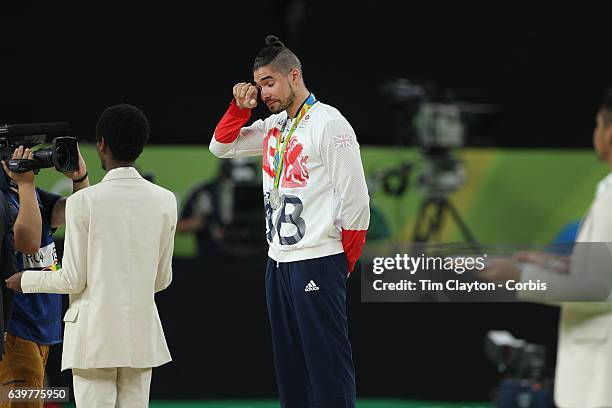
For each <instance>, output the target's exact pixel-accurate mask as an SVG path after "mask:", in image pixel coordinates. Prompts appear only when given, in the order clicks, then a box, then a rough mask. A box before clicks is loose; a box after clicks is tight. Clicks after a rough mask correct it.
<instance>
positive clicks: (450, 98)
mask: <svg viewBox="0 0 612 408" xmlns="http://www.w3.org/2000/svg"><path fill="white" fill-rule="evenodd" d="M381 91H382V93H383V95H385V96H386V98H387V100H389V101H390V102H391V112H392V115H393V117H394V119H395V120H394V122H395V131H394V138H395V144H396V145H399V146H402V145H405V144H408V145H413V146H416V147H417V148H418V150H419V152H420V157H421V159H420V160H418V161H415V162H414V163H403V164H402V165H401V166H399V168H397V169H387V170H386V171H384V172H382V173H379V176H378V179H380V180H382V184H383V186H384V188H385V191H386V192H387V193H388V194H391V195H395V196H401V195H403V194H404V193H405V192H406V190H407V189H408V186H409V180H410V176H411V173H412V172H413V171H416V173H417V174H416V185H417V187H419V189H420V190H422V191H423V195H424V198H423V201H422V202H421V205H420V206H419V212H418V215H417V221H416V223H415V232H414V242H427V241H430V240H431V239H433V238H434V236H437V235H438V234H439V233H440V231H441V229H442V223H443V219H444V218H445V214H446V213H449V214H450V216H451V217H452V219H453V220H454V221H455V223H456V224H457V226H458V227H459V230H460V231H461V233H462V235H463V236H464V238H465V240H466V241H467V242H471V243H475V242H476V239H475V237H474V235H473V234H472V233H471V232H470V230H469V229H468V227H467V225H466V224H465V222H464V221H463V220H462V219H461V217H460V216H459V212H458V211H457V210H456V208H455V207H454V206H453V204H452V203H451V202H450V200H449V195H450V193H452V192H454V191H457V190H458V189H459V188H461V186H463V184H464V182H465V179H466V177H465V169H464V165H463V162H462V161H461V159H460V158H459V157H457V156H456V155H455V151H456V150H457V149H459V148H461V147H463V146H464V145H465V142H466V139H467V137H468V136H469V135H473V134H477V133H478V132H477V131H476V129H479V128H480V129H482V128H483V126H482V125H484V127H488V125H489V124H490V123H491V120H490V119H492V118H494V117H495V115H492V114H494V113H497V112H498V111H499V110H498V109H497V108H496V107H494V106H491V105H487V104H476V103H469V102H460V101H457V100H456V98H455V92H454V91H450V90H446V91H445V92H443V93H440V92H438V91H437V90H436V87H435V86H433V85H431V84H427V83H424V84H418V83H415V82H412V81H410V80H408V79H405V78H398V79H395V80H392V81H390V82H387V83H385V84H383V85H382V87H381Z"/></svg>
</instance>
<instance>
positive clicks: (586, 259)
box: [483, 90, 612, 408]
mask: <svg viewBox="0 0 612 408" xmlns="http://www.w3.org/2000/svg"><path fill="white" fill-rule="evenodd" d="M593 145H594V148H595V151H596V153H597V155H598V156H599V158H600V159H601V160H602V161H604V162H606V163H607V164H608V166H609V167H610V169H611V170H612V90H610V91H609V92H608V94H607V95H606V97H605V99H604V102H603V104H602V105H601V108H600V109H599V111H598V113H597V124H596V127H595V130H594V132H593ZM576 242H577V243H576V246H575V247H574V251H573V253H572V256H571V258H570V260H569V261H570V262H569V263H568V266H569V268H568V269H567V270H566V271H565V272H566V273H563V274H559V273H558V272H553V271H552V270H551V269H550V268H545V267H543V265H544V264H546V262H547V260H546V255H542V254H522V255H519V256H517V257H516V259H517V260H519V261H523V262H524V264H523V266H522V267H519V266H517V265H516V264H515V263H513V262H511V261H506V260H504V261H498V262H495V263H494V264H493V265H492V266H491V267H490V268H488V270H487V271H486V272H485V273H484V274H483V277H486V278H488V279H490V280H493V281H497V282H505V281H507V280H521V281H523V282H528V281H530V280H531V281H533V282H535V281H537V280H538V279H539V280H540V281H544V282H547V283H548V284H549V285H550V286H551V289H552V290H549V291H522V292H521V293H520V294H519V297H520V298H522V299H523V300H527V301H535V302H544V303H555V302H557V301H558V300H559V299H569V298H575V299H576V300H581V299H584V300H587V299H588V298H589V297H590V296H591V295H595V297H597V298H599V299H604V300H606V299H607V301H605V302H578V301H576V302H561V303H559V306H560V307H561V318H560V322H559V345H558V350H557V367H556V371H555V403H556V404H557V405H558V406H559V407H561V408H574V407H575V408H578V407H579V408H604V407H612V386H611V385H612V302H610V299H611V297H610V293H609V288H610V286H611V285H612V282H610V281H611V279H610V274H611V269H610V268H612V263H611V262H610V259H611V258H610V249H611V248H612V245H611V243H612V173H610V174H608V175H607V176H606V177H605V178H604V179H603V180H602V181H601V182H600V183H599V184H598V186H597V191H596V194H595V199H594V201H593V203H592V205H591V207H590V209H589V211H588V212H587V215H586V216H585V217H584V219H583V220H582V223H581V225H580V230H579V232H578V236H577V239H576ZM584 243H589V244H584ZM594 253H597V255H595V256H593V254H594ZM554 258H556V257H555V256H553V257H552V258H551V259H554ZM549 263H550V262H549ZM538 264H539V265H538ZM585 288H586V290H585ZM602 290H603V292H602Z"/></svg>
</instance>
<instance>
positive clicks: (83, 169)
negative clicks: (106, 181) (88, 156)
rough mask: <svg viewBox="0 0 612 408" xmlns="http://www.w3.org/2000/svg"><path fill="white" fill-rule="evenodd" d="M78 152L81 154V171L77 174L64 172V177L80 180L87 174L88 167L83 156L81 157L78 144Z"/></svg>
mask: <svg viewBox="0 0 612 408" xmlns="http://www.w3.org/2000/svg"><path fill="white" fill-rule="evenodd" d="M77 151H78V152H79V170H78V171H75V172H64V175H65V176H66V177H68V178H69V179H72V180H80V179H82V178H83V177H85V175H86V174H87V165H86V164H85V160H83V156H81V148H80V147H79V145H78V144H77Z"/></svg>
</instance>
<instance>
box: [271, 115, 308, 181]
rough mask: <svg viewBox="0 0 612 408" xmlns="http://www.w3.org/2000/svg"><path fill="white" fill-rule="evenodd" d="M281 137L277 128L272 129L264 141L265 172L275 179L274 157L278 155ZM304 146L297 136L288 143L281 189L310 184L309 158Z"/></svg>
mask: <svg viewBox="0 0 612 408" xmlns="http://www.w3.org/2000/svg"><path fill="white" fill-rule="evenodd" d="M278 137H280V130H279V129H278V128H277V127H274V128H272V129H270V131H269V132H268V135H267V136H266V138H265V139H264V141H263V148H264V152H265V154H264V157H263V171H264V172H265V173H266V174H268V175H269V176H270V177H272V178H274V176H275V172H274V155H275V154H276V142H277V139H278ZM303 153H304V145H302V144H301V143H300V142H299V141H298V139H297V138H296V137H295V135H294V136H293V137H292V138H291V139H290V140H289V143H287V147H286V149H285V153H284V158H283V161H284V163H285V165H284V167H283V175H282V177H281V187H286V188H294V187H306V185H307V184H308V166H307V163H308V156H306V155H304V154H303Z"/></svg>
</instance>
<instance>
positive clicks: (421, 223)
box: [413, 192, 477, 244]
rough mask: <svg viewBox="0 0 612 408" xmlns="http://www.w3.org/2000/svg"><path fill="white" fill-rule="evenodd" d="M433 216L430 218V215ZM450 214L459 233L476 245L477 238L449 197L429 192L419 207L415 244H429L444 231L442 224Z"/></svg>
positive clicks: (415, 228)
mask: <svg viewBox="0 0 612 408" xmlns="http://www.w3.org/2000/svg"><path fill="white" fill-rule="evenodd" d="M430 212H431V215H430V216H429V217H428V213H430ZM446 213H448V214H449V215H450V216H451V219H452V220H453V221H454V222H455V224H457V227H459V231H461V234H462V235H463V238H464V239H465V240H466V241H467V242H469V243H470V244H476V243H477V241H476V238H475V237H474V234H472V232H471V231H470V229H469V228H468V226H467V224H466V223H465V222H464V221H463V219H462V218H461V215H459V211H457V208H455V206H454V205H453V203H452V202H451V201H450V200H449V199H448V195H447V194H445V193H431V192H428V193H427V195H426V197H425V199H423V201H422V202H421V205H420V206H419V212H418V214H417V222H416V225H415V227H414V238H413V242H428V241H430V240H431V239H432V238H433V237H434V236H435V235H436V234H439V233H440V231H441V230H442V223H443V221H444V217H445V215H446Z"/></svg>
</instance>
